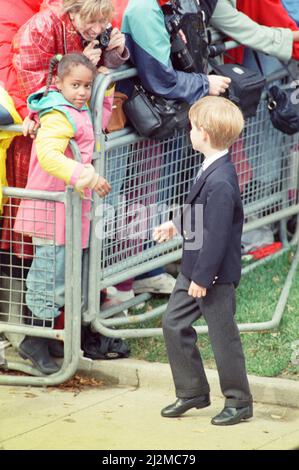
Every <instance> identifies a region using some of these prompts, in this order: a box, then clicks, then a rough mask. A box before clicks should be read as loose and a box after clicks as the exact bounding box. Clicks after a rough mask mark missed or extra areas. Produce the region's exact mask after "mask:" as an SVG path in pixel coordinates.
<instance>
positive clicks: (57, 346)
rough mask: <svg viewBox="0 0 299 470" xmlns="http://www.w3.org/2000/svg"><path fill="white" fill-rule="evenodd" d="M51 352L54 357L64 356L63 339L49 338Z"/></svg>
mask: <svg viewBox="0 0 299 470" xmlns="http://www.w3.org/2000/svg"><path fill="white" fill-rule="evenodd" d="M48 346H49V353H50V354H51V356H52V357H60V358H62V357H64V346H63V341H60V340H58V339H49V340H48Z"/></svg>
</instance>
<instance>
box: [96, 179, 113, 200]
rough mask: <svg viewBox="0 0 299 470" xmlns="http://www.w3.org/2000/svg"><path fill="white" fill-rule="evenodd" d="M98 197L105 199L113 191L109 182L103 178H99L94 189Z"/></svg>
mask: <svg viewBox="0 0 299 470" xmlns="http://www.w3.org/2000/svg"><path fill="white" fill-rule="evenodd" d="M92 189H93V190H94V191H95V192H96V193H97V195H98V196H100V197H105V196H107V194H108V193H109V192H110V191H111V186H110V184H109V183H108V181H107V180H106V179H105V178H103V176H99V177H98V180H97V182H96V184H95V186H94V187H93V188H92Z"/></svg>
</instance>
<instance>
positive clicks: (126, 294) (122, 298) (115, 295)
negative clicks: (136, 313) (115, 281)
mask: <svg viewBox="0 0 299 470" xmlns="http://www.w3.org/2000/svg"><path fill="white" fill-rule="evenodd" d="M107 294H108V297H109V298H111V299H115V300H117V301H118V302H126V301H127V300H131V299H133V298H134V297H135V293H134V291H133V289H131V290H127V291H125V290H118V289H117V288H116V287H114V286H110V287H107ZM144 306H145V303H144V302H141V303H139V304H138V305H135V308H137V309H140V308H143V307H144ZM124 312H126V315H128V309H125V310H124Z"/></svg>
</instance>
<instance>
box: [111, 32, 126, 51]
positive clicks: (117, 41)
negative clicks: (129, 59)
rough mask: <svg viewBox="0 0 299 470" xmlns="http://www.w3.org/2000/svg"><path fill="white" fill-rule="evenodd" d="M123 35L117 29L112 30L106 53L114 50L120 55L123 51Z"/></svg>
mask: <svg viewBox="0 0 299 470" xmlns="http://www.w3.org/2000/svg"><path fill="white" fill-rule="evenodd" d="M125 42H126V41H125V35H124V34H123V33H121V32H120V31H119V29H117V28H113V30H112V31H111V35H110V41H109V44H108V47H107V51H111V50H112V49H116V51H117V53H118V54H119V55H122V54H123V52H124V49H125Z"/></svg>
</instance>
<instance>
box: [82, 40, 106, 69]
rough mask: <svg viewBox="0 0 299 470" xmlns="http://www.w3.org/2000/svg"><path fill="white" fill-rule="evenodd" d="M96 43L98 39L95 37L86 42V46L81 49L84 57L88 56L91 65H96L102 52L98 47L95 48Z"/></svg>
mask: <svg viewBox="0 0 299 470" xmlns="http://www.w3.org/2000/svg"><path fill="white" fill-rule="evenodd" d="M97 44H99V41H98V40H97V39H95V40H94V41H91V42H90V43H89V44H88V46H86V47H85V49H84V50H83V54H84V55H86V57H88V58H89V60H91V62H92V63H93V65H97V64H98V63H99V61H100V59H101V56H102V53H103V51H102V49H101V48H100V47H96V48H95V46H96V45H97Z"/></svg>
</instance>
